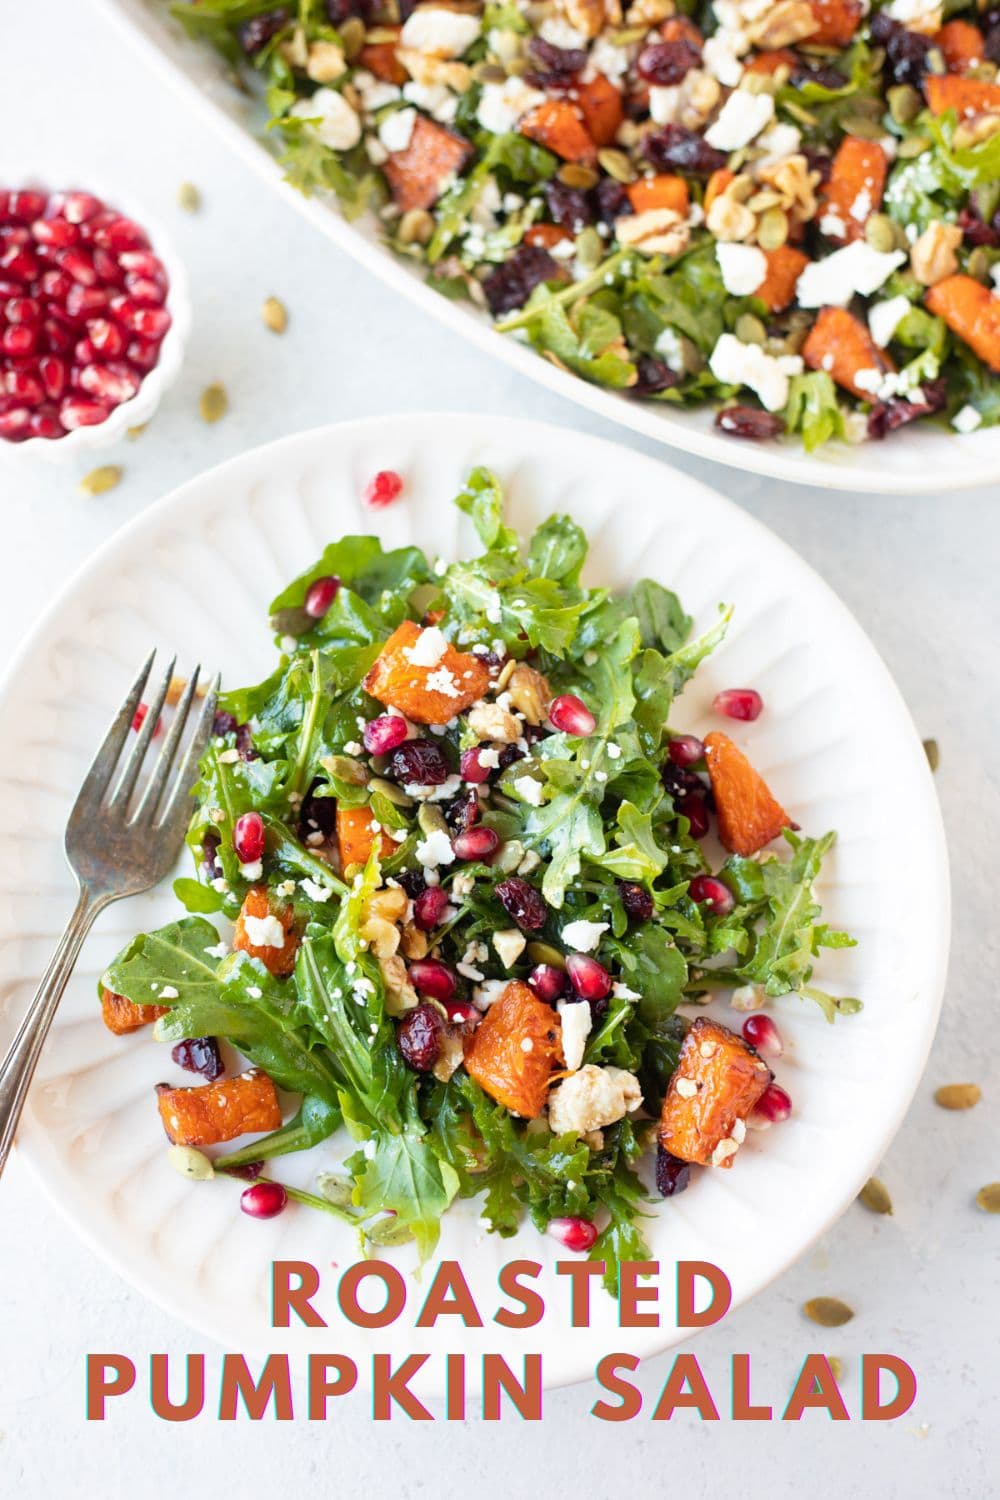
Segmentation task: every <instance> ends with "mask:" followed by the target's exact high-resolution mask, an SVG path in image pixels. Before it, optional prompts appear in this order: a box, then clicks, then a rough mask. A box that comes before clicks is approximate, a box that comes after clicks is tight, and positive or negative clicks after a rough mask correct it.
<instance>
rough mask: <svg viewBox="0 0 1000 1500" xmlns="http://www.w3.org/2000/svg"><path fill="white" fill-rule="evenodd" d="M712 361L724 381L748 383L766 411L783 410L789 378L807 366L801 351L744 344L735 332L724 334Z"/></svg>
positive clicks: (732, 383)
mask: <svg viewBox="0 0 1000 1500" xmlns="http://www.w3.org/2000/svg"><path fill="white" fill-rule="evenodd" d="M708 364H709V368H710V369H711V371H712V374H713V375H714V376H715V378H716V380H719V381H721V382H722V383H723V385H745V386H747V387H748V389H750V390H751V391H753V392H754V394H755V395H756V396H758V397H759V398H760V403H761V405H762V406H763V407H764V409H765V410H766V411H780V410H781V409H782V407H783V406H785V405H786V404H787V401H788V378H789V376H790V375H801V373H802V369H803V365H802V359H801V356H800V355H798V354H777V355H775V354H767V353H765V351H764V350H763V349H762V348H761V347H760V345H759V344H741V343H740V341H739V339H738V338H736V336H735V334H732V333H724V334H722V336H721V337H720V339H719V341H718V343H717V344H716V346H715V348H714V349H713V350H712V354H711V358H710V359H709V361H708Z"/></svg>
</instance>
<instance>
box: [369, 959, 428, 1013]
mask: <svg viewBox="0 0 1000 1500" xmlns="http://www.w3.org/2000/svg"><path fill="white" fill-rule="evenodd" d="M378 966H379V971H380V972H381V975H382V983H383V984H384V985H385V1008H386V1011H387V1012H388V1013H389V1015H390V1016H401V1015H402V1014H403V1012H404V1011H407V1010H412V1009H413V1008H414V1006H415V1005H418V1004H419V1003H420V1002H419V1000H418V998H417V992H416V990H415V989H414V988H413V985H412V984H411V983H410V981H409V980H408V979H407V977H406V965H405V964H404V962H403V960H402V959H401V958H400V956H399V954H398V953H394V954H393V955H392V957H391V958H380V959H379V961H378Z"/></svg>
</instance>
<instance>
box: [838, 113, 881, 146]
mask: <svg viewBox="0 0 1000 1500" xmlns="http://www.w3.org/2000/svg"><path fill="white" fill-rule="evenodd" d="M841 124H842V127H843V129H844V130H846V131H847V133H848V134H849V135H859V136H860V137H861V139H862V140H863V141H880V140H881V139H882V137H883V136H884V135H885V130H884V128H883V125H882V121H881V120H880V119H878V120H872V119H868V118H867V117H866V116H865V115H861V114H858V115H848V116H846V117H845V118H844V120H843V121H842V122H841Z"/></svg>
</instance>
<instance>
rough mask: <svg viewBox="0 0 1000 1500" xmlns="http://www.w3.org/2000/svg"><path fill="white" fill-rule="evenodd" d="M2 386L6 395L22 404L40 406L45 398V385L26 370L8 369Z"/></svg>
mask: <svg viewBox="0 0 1000 1500" xmlns="http://www.w3.org/2000/svg"><path fill="white" fill-rule="evenodd" d="M4 387H5V389H6V392H7V395H8V396H12V397H13V398H14V400H15V401H17V402H19V403H20V404H21V405H22V406H41V404H42V402H43V401H44V400H45V387H44V386H43V385H42V382H41V381H40V380H39V379H38V378H37V377H36V376H34V375H32V374H31V373H30V371H28V370H8V371H7V374H6V377H5V380H4Z"/></svg>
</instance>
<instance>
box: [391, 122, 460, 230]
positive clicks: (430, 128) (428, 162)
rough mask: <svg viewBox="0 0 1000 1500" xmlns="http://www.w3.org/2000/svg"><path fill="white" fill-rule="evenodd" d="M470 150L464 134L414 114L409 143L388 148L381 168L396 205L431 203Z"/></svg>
mask: <svg viewBox="0 0 1000 1500" xmlns="http://www.w3.org/2000/svg"><path fill="white" fill-rule="evenodd" d="M471 154H472V147H471V146H470V145H469V142H468V141H467V140H466V139H465V138H464V136H460V135H456V133H455V131H453V130H446V129H445V127H444V126H443V125H437V124H435V122H434V121H433V120H428V119H427V117H426V115H417V118H416V120H415V121H414V125H413V134H412V135H411V136H410V141H409V145H407V146H406V147H405V148H404V150H402V151H393V152H391V153H390V155H389V158H388V160H387V161H386V163H385V166H384V167H383V168H382V170H383V172H384V173H385V175H386V180H387V181H388V183H389V190H390V192H391V193H392V196H393V200H394V202H395V203H396V205H397V207H398V208H399V209H400V210H401V211H402V212H403V213H408V212H409V211H410V209H412V208H431V207H433V205H434V204H435V203H436V202H437V200H438V199H439V198H440V196H441V194H442V193H443V192H444V190H445V188H446V187H447V186H448V183H449V182H450V181H451V179H452V178H453V177H457V176H458V174H459V172H461V170H462V168H463V167H464V166H465V163H466V162H467V161H468V159H469V157H470V155H471Z"/></svg>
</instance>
